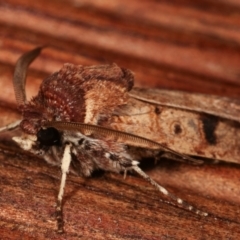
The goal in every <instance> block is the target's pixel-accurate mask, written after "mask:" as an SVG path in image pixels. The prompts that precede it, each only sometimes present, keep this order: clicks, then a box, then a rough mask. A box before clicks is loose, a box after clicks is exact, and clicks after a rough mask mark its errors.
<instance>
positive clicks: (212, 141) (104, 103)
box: [0, 47, 240, 233]
mask: <svg viewBox="0 0 240 240" xmlns="http://www.w3.org/2000/svg"><path fill="white" fill-rule="evenodd" d="M41 50H42V47H38V48H35V49H33V50H31V51H29V52H27V53H25V54H24V55H22V56H21V57H20V58H19V60H18V61H17V64H16V67H15V71H14V77H13V85H14V90H15V96H16V101H17V104H18V107H19V109H20V110H21V112H22V116H23V119H22V120H21V121H17V122H15V123H12V124H9V125H7V126H5V127H2V128H1V129H0V131H5V130H12V129H15V128H20V129H21V131H22V135H21V136H16V137H13V140H14V141H15V142H17V143H18V144H19V146H20V147H21V148H23V149H24V150H26V151H30V152H32V153H34V154H36V155H38V156H42V157H43V158H44V159H45V160H46V161H47V162H48V163H50V164H52V165H56V166H61V170H62V177H61V183H60V189H59V193H58V198H57V207H56V213H57V223H58V224H57V228H58V232H60V233H61V232H63V223H64V222H63V218H62V199H63V194H64V187H65V184H66V177H67V174H68V172H69V171H70V172H72V173H74V174H77V175H79V176H83V177H88V176H91V174H92V172H93V171H94V170H97V169H102V170H105V171H111V172H116V173H121V172H123V173H124V175H126V173H127V172H128V171H133V172H136V173H137V174H139V175H140V176H141V177H143V178H144V179H145V180H147V181H148V182H149V183H150V184H151V185H153V186H154V187H155V188H156V189H157V190H158V191H159V192H161V193H162V194H164V195H165V196H167V197H169V198H170V199H172V200H173V201H175V202H176V203H177V204H178V205H180V206H182V207H183V208H184V209H187V210H190V211H193V212H195V213H196V214H199V215H201V216H207V215H208V214H207V213H206V212H204V211H201V210H198V209H196V208H195V207H193V206H191V205H190V204H188V203H187V202H185V201H183V200H182V199H180V198H178V197H177V196H175V195H174V194H172V193H170V192H168V191H167V189H165V188H164V187H163V186H161V185H160V184H159V183H157V182H155V181H154V180H153V179H152V178H150V177H149V176H148V175H147V174H146V173H145V172H143V171H142V170H141V168H140V167H139V166H138V165H139V161H141V159H142V158H145V157H152V158H154V159H156V160H158V159H160V158H162V157H167V158H171V159H174V160H178V161H186V162H190V163H193V164H200V163H202V161H201V160H199V159H194V158H193V156H200V157H206V158H213V159H217V160H225V161H230V162H237V163H239V162H240V159H239V147H238V146H239V145H240V144H239V136H238V133H237V134H236V133H235V130H236V128H239V123H238V122H239V106H240V105H239V102H238V101H237V100H236V101H232V100H230V99H227V98H217V97H206V96H205V95H191V94H187V93H184V94H183V93H181V92H173V93H172V94H171V92H169V91H160V90H153V89H152V90H147V89H144V90H143V89H137V88H133V84H134V77H133V73H132V72H131V71H130V70H128V69H124V68H120V67H118V66H117V65H116V64H112V65H99V66H87V67H84V66H75V65H73V64H69V63H67V64H64V66H63V68H62V69H60V70H59V71H58V72H56V73H54V74H52V75H51V76H49V77H48V78H46V79H45V80H44V81H43V82H42V84H41V86H40V89H39V92H38V94H37V96H35V97H34V98H32V99H31V100H30V101H27V99H26V93H25V81H26V73H27V69H28V66H29V65H30V63H31V62H32V61H33V60H34V59H35V58H36V57H37V56H38V55H39V54H40V52H41ZM149 96H151V97H149ZM223 106H224V107H225V108H226V109H225V111H224V112H219V111H220V110H222V109H223ZM230 107H231V108H233V109H234V110H230ZM230 111H231V114H230V115H231V118H230V119H229V113H230ZM233 113H234V114H233ZM223 139H224V141H223ZM222 141H223V142H222Z"/></svg>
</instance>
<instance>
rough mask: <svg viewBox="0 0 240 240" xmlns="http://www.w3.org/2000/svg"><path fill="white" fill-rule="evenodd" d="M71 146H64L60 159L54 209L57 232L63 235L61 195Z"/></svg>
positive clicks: (69, 161)
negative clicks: (60, 172) (57, 189)
mask: <svg viewBox="0 0 240 240" xmlns="http://www.w3.org/2000/svg"><path fill="white" fill-rule="evenodd" d="M71 147H72V145H71V144H66V146H65V149H64V153H63V158H62V165H61V170H62V178H61V184H60V189H59V193H58V199H57V207H56V214H57V224H58V232H59V233H63V216H62V199H63V193H64V187H65V185H66V178H67V174H68V172H69V166H70V163H71Z"/></svg>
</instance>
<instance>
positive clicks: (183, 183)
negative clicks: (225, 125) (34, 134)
mask: <svg viewBox="0 0 240 240" xmlns="http://www.w3.org/2000/svg"><path fill="white" fill-rule="evenodd" d="M0 43H1V44H0V89H1V90H2V91H1V94H0V106H1V109H0V110H1V111H0V114H1V117H0V124H1V125H0V126H3V125H4V124H6V123H9V122H11V121H13V120H14V119H18V118H19V117H20V115H19V114H18V112H17V110H16V105H15V99H14V94H13V88H12V83H11V78H12V74H13V66H14V64H15V62H16V59H17V58H18V57H19V56H20V55H21V54H22V53H24V52H26V51H27V50H29V49H31V48H33V47H35V46H39V45H48V48H46V49H44V51H43V53H42V55H41V56H40V57H39V58H38V59H37V60H36V61H35V62H34V63H33V64H32V66H31V69H30V71H29V78H28V81H27V93H28V98H30V97H31V96H32V95H34V94H36V92H37V89H38V86H39V84H40V83H41V80H42V79H43V78H44V77H46V76H48V75H49V74H51V73H52V72H54V71H57V70H58V69H59V68H60V67H61V66H62V64H63V63H65V62H71V63H74V64H81V65H90V64H103V63H111V62H115V63H117V64H118V65H120V66H122V67H127V68H129V69H131V70H132V71H134V73H135V79H136V86H142V87H143V86H144V87H161V88H168V89H181V90H187V91H191V92H202V93H209V94H213V93H214V94H218V95H222V96H230V97H238V96H239V93H240V81H239V78H240V77H239V76H240V3H239V1H237V0H230V1H229V0H228V1H227V0H222V1H218V2H215V1H211V0H205V1H194V2H192V1H187V0H182V1H171V3H168V2H167V1H154V0H151V1H147V0H145V1H137V0H132V1H125V0H121V1H120V0H115V1H104V0H103V1H92V0H88V1H85V0H81V1H80V0H75V1H51V2H50V1H46V0H40V1H37V2H36V1H26V0H7V1H1V2H0ZM15 134H17V133H15ZM0 144H1V146H0V149H1V150H0V233H1V236H0V238H1V239H78V238H79V237H82V238H81V239H237V238H239V236H240V219H239V214H240V210H239V204H240V188H239V186H240V184H239V183H240V167H239V166H237V165H229V164H214V165H211V164H209V165H208V164H206V165H204V166H198V167H194V166H189V165H186V164H179V163H174V162H161V163H159V164H158V165H157V166H156V167H155V168H152V167H149V166H148V167H147V168H144V169H145V170H146V171H147V173H148V174H150V175H151V177H153V178H154V179H155V180H157V181H158V182H159V183H161V184H162V185H163V186H165V187H167V188H168V189H169V190H171V191H172V192H173V193H175V194H176V195H177V196H179V197H181V198H183V199H185V200H187V201H189V202H191V203H192V204H193V205H194V206H197V207H198V208H200V209H202V210H205V211H207V212H209V213H210V216H209V217H206V218H202V217H199V216H196V215H194V214H192V213H190V212H187V211H184V210H182V209H180V208H178V207H175V206H172V205H169V204H168V203H167V202H166V201H167V200H165V201H162V196H161V195H160V194H158V193H157V192H156V191H155V190H154V189H152V187H151V186H149V185H148V184H147V183H145V182H144V181H143V180H142V179H140V178H138V177H136V176H134V175H129V176H128V177H127V179H126V180H124V179H123V177H122V176H121V175H115V174H111V173H105V174H101V175H97V176H95V177H93V178H89V179H82V178H79V177H75V176H72V175H70V176H69V177H68V179H67V187H66V193H65V198H64V219H65V231H66V233H65V234H63V235H58V234H57V233H56V232H55V230H56V222H55V216H54V211H55V200H56V196H57V192H58V188H59V178H60V169H58V168H54V167H51V166H49V165H48V164H46V163H45V162H44V161H42V160H41V159H38V158H36V157H33V156H30V155H27V154H26V153H24V152H22V151H20V150H19V149H18V148H17V147H16V146H15V145H14V144H13V143H12V141H11V139H10V136H9V135H6V134H1V142H0Z"/></svg>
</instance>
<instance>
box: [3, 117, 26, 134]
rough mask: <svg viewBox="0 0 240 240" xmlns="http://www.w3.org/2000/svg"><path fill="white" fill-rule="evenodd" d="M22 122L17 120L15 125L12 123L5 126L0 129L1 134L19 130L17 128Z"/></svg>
mask: <svg viewBox="0 0 240 240" xmlns="http://www.w3.org/2000/svg"><path fill="white" fill-rule="evenodd" d="M21 121H22V120H17V121H16V122H13V123H10V124H8V125H6V126H4V127H1V128H0V132H3V131H11V130H13V129H15V128H17V127H18V126H19V124H20V122H21Z"/></svg>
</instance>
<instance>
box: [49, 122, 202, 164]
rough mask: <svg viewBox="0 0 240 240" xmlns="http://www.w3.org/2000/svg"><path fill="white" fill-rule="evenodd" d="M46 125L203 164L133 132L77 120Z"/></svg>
mask: <svg viewBox="0 0 240 240" xmlns="http://www.w3.org/2000/svg"><path fill="white" fill-rule="evenodd" d="M45 126H46V127H54V128H56V129H58V130H64V131H77V130H78V131H80V132H81V133H82V134H85V135H90V134H99V135H102V136H104V137H107V138H111V139H112V140H114V141H119V142H124V143H125V144H127V145H130V146H134V147H142V148H148V149H154V150H164V151H167V152H170V153H172V154H174V155H176V156H178V157H181V158H182V159H185V160H187V161H189V162H191V163H193V164H202V163H203V161H202V160H198V159H193V158H191V157H189V156H187V155H185V154H180V153H178V152H176V151H174V150H172V149H170V148H168V147H165V146H163V145H162V144H160V143H158V142H155V141H152V140H150V139H147V138H144V137H140V136H137V135H134V134H131V133H126V132H122V131H118V130H114V129H110V128H105V127H102V126H97V125H91V124H86V123H77V122H60V121H59V122H48V123H46V124H45Z"/></svg>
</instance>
